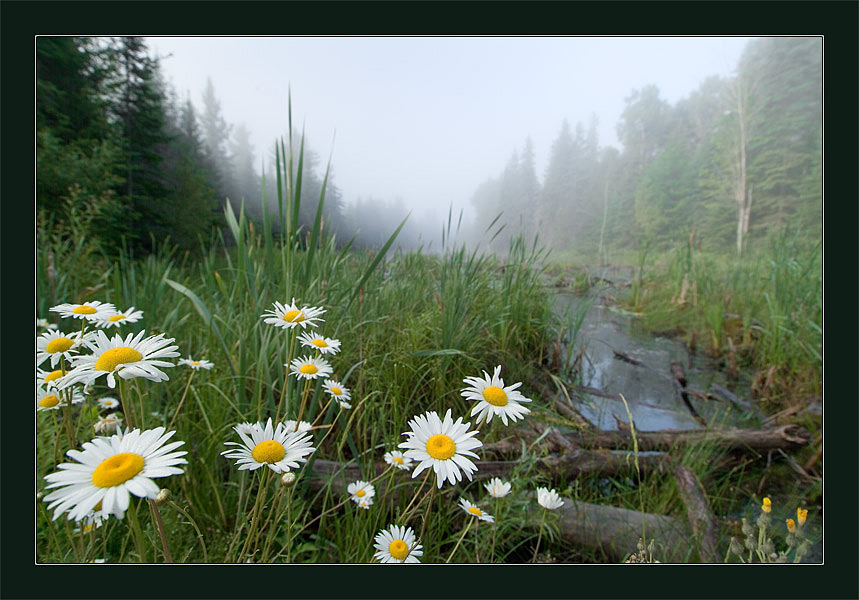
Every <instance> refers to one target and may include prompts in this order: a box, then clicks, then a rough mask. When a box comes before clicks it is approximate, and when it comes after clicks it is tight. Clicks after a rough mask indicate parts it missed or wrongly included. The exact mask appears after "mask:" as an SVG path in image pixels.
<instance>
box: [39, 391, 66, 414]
mask: <svg viewBox="0 0 859 600" xmlns="http://www.w3.org/2000/svg"><path fill="white" fill-rule="evenodd" d="M64 404H65V403H64V402H63V401H62V400H61V399H60V396H59V392H58V391H57V390H50V391H45V390H43V389H42V388H40V387H37V388H36V410H37V411H39V412H43V411H46V410H59V409H60V406H63V405H64Z"/></svg>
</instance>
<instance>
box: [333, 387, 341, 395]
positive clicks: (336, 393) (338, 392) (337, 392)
mask: <svg viewBox="0 0 859 600" xmlns="http://www.w3.org/2000/svg"><path fill="white" fill-rule="evenodd" d="M331 393H332V394H334V395H335V396H339V395H340V394H342V393H343V390H341V389H340V388H339V387H333V388H331Z"/></svg>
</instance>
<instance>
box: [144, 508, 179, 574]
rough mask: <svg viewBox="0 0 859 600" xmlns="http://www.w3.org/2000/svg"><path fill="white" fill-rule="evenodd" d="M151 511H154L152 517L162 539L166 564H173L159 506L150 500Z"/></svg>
mask: <svg viewBox="0 0 859 600" xmlns="http://www.w3.org/2000/svg"><path fill="white" fill-rule="evenodd" d="M149 510H150V511H152V517H153V519H154V520H155V525H156V529H158V536H159V537H160V538H161V548H162V549H163V550H164V562H166V563H172V562H173V557H172V556H170V547H169V546H168V545H167V535H166V534H165V533H164V522H163V521H162V520H161V513H160V512H158V505H157V504H155V500H153V499H152V498H150V499H149Z"/></svg>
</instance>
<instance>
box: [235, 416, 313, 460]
mask: <svg viewBox="0 0 859 600" xmlns="http://www.w3.org/2000/svg"><path fill="white" fill-rule="evenodd" d="M233 429H235V431H236V433H238V434H239V437H240V438H241V439H242V442H243V443H241V444H239V443H237V442H225V443H224V445H225V446H237V448H231V449H229V450H225V451H224V452H221V454H222V455H223V456H226V457H227V458H234V459H237V460H236V464H237V465H239V471H243V470H246V469H250V470H251V471H254V470H256V469H259V468H260V467H265V466H267V467H268V468H269V469H271V470H272V471H274V472H275V473H283V472H284V471H289V470H290V469H297V468H298V463H300V462H307V456H308V455H309V454H311V453H312V452H313V451H314V448H313V446H312V444H313V439H312V438H311V437H310V436H309V435H308V434H307V433H305V432H303V431H289V430H288V429H287V428H286V426H285V424H284V423H278V424H277V427H276V428H274V429H272V425H271V418H269V420H268V422H267V423H266V424H265V427H263V425H262V423H254V424H253V425H251V426H250V431H248V430H247V429H246V428H244V427H242V428H239V427H234V428H233Z"/></svg>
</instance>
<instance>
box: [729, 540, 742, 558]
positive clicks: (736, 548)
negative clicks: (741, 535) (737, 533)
mask: <svg viewBox="0 0 859 600" xmlns="http://www.w3.org/2000/svg"><path fill="white" fill-rule="evenodd" d="M731 552H733V553H734V554H736V555H737V556H742V555H743V547H742V546H741V545H740V542H738V541H737V538H733V537H732V538H731Z"/></svg>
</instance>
